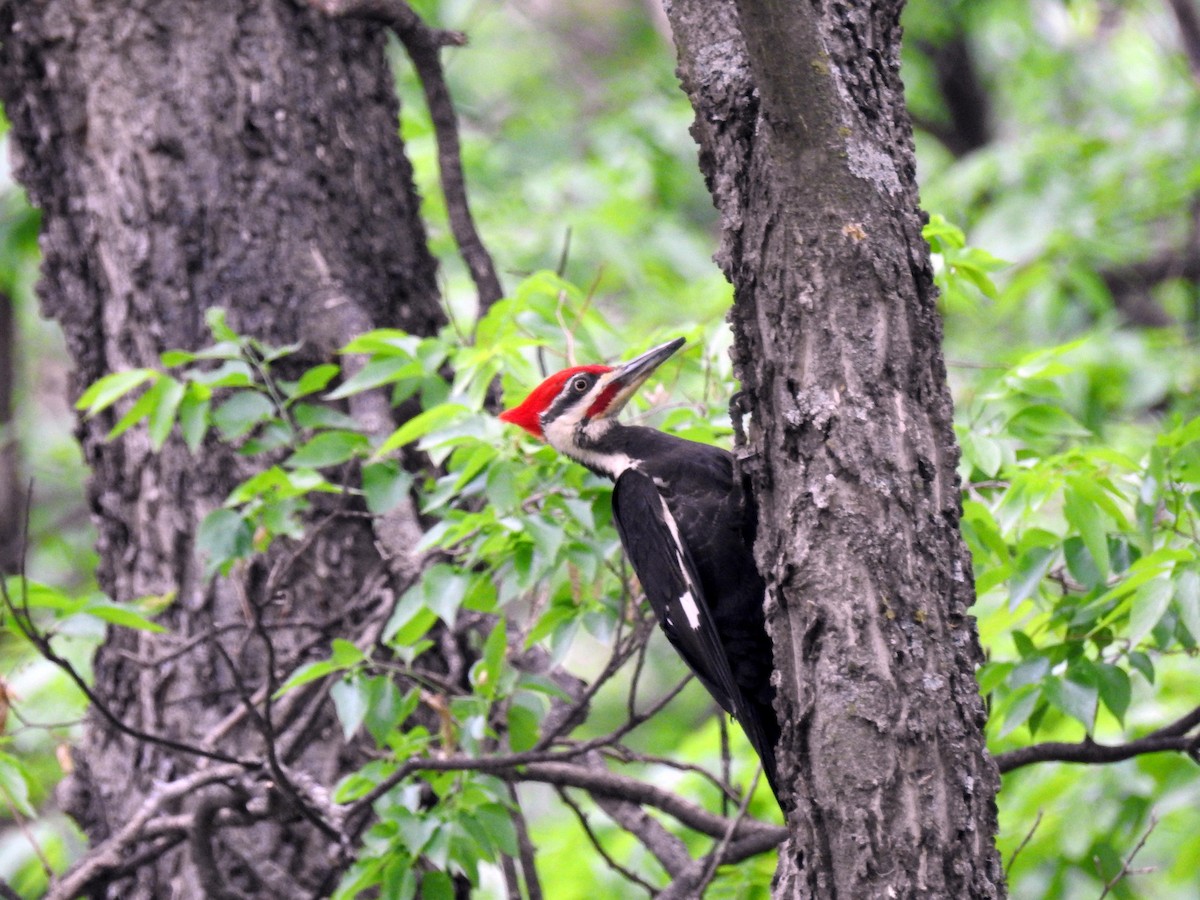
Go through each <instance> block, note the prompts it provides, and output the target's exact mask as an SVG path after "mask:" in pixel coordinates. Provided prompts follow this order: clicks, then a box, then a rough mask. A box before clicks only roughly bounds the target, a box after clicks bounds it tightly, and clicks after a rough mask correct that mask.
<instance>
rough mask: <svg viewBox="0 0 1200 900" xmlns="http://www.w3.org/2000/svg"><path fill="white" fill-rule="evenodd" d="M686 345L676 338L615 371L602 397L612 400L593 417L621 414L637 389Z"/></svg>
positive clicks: (684, 341) (683, 340)
mask: <svg viewBox="0 0 1200 900" xmlns="http://www.w3.org/2000/svg"><path fill="white" fill-rule="evenodd" d="M685 343H687V341H686V340H685V339H684V338H675V340H673V341H667V343H665V344H660V345H659V346H657V347H655V348H654V349H653V350H647V351H646V352H645V353H643V354H642V355H641V356H639V357H638V358H637V359H632V360H630V361H629V362H627V363H625V364H624V365H623V366H620V367H618V368H617V369H615V370H613V373H612V375H610V376H609V378H608V384H607V385H606V388H605V391H604V394H603V395H602V396H607V397H609V398H610V399H609V400H608V402H607V403H606V404H605V405H604V408H603V409H602V410H599V411H596V412H594V413H593V416H595V417H596V418H607V417H608V416H615V415H616V414H617V413H619V412H620V411H621V410H622V409H623V408H624V406H625V404H626V403H628V402H629V398H630V397H632V396H633V395H634V394H635V393H637V389H638V388H640V387H641V386H642V385H643V384H644V383H645V381H646V379H647V378H649V377H650V376H651V375H652V374H653V373H654V370H655V369H657V368H658V367H659V366H661V365H662V364H663V363H664V362H666V361H667V359H668V358H669V357H670V356H671V355H672V354H673V353H674V352H675V351H676V350H678V349H679V348H680V347H682V346H683V345H684V344H685ZM614 389H615V392H614Z"/></svg>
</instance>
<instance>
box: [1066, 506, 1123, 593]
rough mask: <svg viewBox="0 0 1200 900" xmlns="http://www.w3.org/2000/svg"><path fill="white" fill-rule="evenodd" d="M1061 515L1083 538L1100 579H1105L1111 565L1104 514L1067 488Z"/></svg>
mask: <svg viewBox="0 0 1200 900" xmlns="http://www.w3.org/2000/svg"><path fill="white" fill-rule="evenodd" d="M1063 514H1064V515H1065V516H1066V519H1067V522H1068V523H1069V524H1070V525H1071V527H1072V528H1074V529H1075V530H1077V531H1078V532H1079V536H1080V537H1081V538H1083V543H1084V544H1085V545H1086V546H1087V549H1088V552H1089V553H1090V554H1091V556H1092V562H1093V563H1095V566H1096V569H1097V570H1098V571H1099V573H1100V577H1101V579H1104V578H1107V577H1108V572H1109V570H1110V569H1111V568H1112V564H1111V563H1110V562H1109V559H1108V534H1107V532H1106V530H1105V521H1104V519H1105V516H1104V514H1103V513H1102V512H1101V511H1100V509H1099V508H1098V507H1097V506H1096V504H1095V503H1093V502H1091V501H1090V500H1089V499H1087V498H1086V497H1084V496H1083V494H1082V493H1081V492H1080V491H1079V490H1077V489H1075V488H1074V487H1071V488H1067V490H1066V491H1065V492H1064V497H1063Z"/></svg>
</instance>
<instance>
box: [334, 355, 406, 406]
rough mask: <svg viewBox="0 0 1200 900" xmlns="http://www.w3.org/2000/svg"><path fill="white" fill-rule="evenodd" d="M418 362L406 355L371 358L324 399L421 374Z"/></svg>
mask: <svg viewBox="0 0 1200 900" xmlns="http://www.w3.org/2000/svg"><path fill="white" fill-rule="evenodd" d="M421 374H423V373H422V372H421V366H420V363H417V362H415V361H414V360H411V359H408V358H406V357H400V356H389V357H384V358H382V359H373V360H371V361H370V362H368V363H367V364H366V365H365V366H363V367H362V368H361V369H359V370H358V371H357V372H355V373H354V374H353V375H352V376H350V377H349V378H348V379H346V380H345V381H343V382H342V383H341V384H340V385H338V386H337V387H336V388H334V389H333V390H332V391H330V392H329V393H328V394H326V395H325V399H326V400H341V399H343V398H345V397H349V396H351V395H353V394H360V393H362V392H363V391H369V390H371V389H372V388H377V387H381V386H382V385H385V384H391V383H392V382H393V381H398V380H399V379H401V378H408V377H411V376H414V375H421Z"/></svg>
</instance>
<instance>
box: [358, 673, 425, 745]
mask: <svg viewBox="0 0 1200 900" xmlns="http://www.w3.org/2000/svg"><path fill="white" fill-rule="evenodd" d="M361 681H362V683H363V690H364V692H365V693H366V697H367V712H366V716H365V718H364V721H365V723H366V726H367V731H368V732H370V734H371V737H373V738H374V739H375V743H376V744H379V745H381V746H382V745H383V744H384V743H385V742H386V741H387V736H388V733H389V732H390V731H391V730H392V729H393V728H395V727H396V726H397V725H398V724H399V723H400V722H401V721H402V720H403V719H405V718H407V717H408V716H409V715H411V714H412V711H413V709H415V708H416V704H417V702H418V694H417V692H416V691H415V690H414V691H413V692H411V693H410V695H409V696H410V697H411V702H410V701H409V699H408V698H406V697H405V696H404V695H403V694H401V693H400V689H399V688H398V687H396V683H395V682H394V681H392V679H391V678H389V677H387V676H383V675H379V676H375V677H370V678H368V677H363V678H362V679H361Z"/></svg>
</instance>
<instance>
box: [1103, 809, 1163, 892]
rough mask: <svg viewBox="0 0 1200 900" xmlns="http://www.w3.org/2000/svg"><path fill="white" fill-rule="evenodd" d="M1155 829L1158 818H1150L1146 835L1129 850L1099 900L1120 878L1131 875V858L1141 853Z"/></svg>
mask: <svg viewBox="0 0 1200 900" xmlns="http://www.w3.org/2000/svg"><path fill="white" fill-rule="evenodd" d="M1157 827H1158V817H1157V816H1151V817H1150V827H1149V828H1147V829H1146V833H1145V834H1143V835H1142V839H1141V840H1140V841H1138V842H1137V846H1135V847H1134V848H1133V849H1132V850H1130V851H1129V855H1128V856H1127V857H1125V862H1124V863H1122V864H1121V871H1119V872H1118V873H1117V874H1116V875H1114V876H1113V877H1112V878H1111V879H1109V881H1108V883H1107V884H1105V885H1104V890H1103V891H1102V892H1101V893H1100V898H1099V900H1104V898H1105V897H1107V896H1108V894H1109V892H1110V891H1111V890H1112V889H1113V888H1114V887H1116V886H1117V884H1118V883H1119V882H1120V881H1121V879H1122V878H1124V877H1125V876H1126V875H1131V874H1133V869H1131V868H1130V866H1131V865H1133V858H1134V857H1135V856H1137V855H1138V854H1139V853H1140V852H1141V850H1142V848H1143V847H1145V846H1146V841H1147V840H1149V838H1150V834H1151V832H1153V831H1154V829H1155V828H1157Z"/></svg>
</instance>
